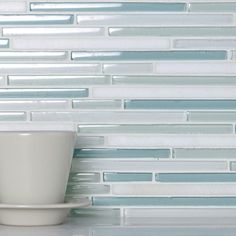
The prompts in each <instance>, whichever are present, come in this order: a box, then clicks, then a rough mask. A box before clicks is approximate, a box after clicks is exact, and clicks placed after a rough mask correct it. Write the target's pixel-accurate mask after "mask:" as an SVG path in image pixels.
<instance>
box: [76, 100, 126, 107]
mask: <svg viewBox="0 0 236 236" xmlns="http://www.w3.org/2000/svg"><path fill="white" fill-rule="evenodd" d="M121 107H122V101H121V100H95V99H91V100H73V108H75V109H95V110H97V109H118V110H119V109H121Z"/></svg>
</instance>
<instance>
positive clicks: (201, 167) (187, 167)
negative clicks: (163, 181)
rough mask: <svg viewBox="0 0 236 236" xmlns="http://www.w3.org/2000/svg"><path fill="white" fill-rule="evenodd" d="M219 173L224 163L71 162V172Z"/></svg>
mask: <svg viewBox="0 0 236 236" xmlns="http://www.w3.org/2000/svg"><path fill="white" fill-rule="evenodd" d="M157 170H158V172H159V173H166V172H193V173H194V172H197V173H198V172H203V173H205V172H213V173H215V172H220V171H226V170H228V165H227V162H226V161H196V160H193V161H163V160H158V161H157V160H116V159H113V160H109V159H107V160H98V159H95V158H94V159H86V158H84V159H79V158H74V159H73V160H72V171H73V172H84V171H88V172H91V171H92V172H94V171H95V172H96V171H104V172H135V173H136V172H142V173H143V172H151V171H155V172H156V171H157Z"/></svg>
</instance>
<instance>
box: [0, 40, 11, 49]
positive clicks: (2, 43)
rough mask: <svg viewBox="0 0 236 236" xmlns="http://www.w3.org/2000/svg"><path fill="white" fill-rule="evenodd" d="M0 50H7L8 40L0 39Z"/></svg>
mask: <svg viewBox="0 0 236 236" xmlns="http://www.w3.org/2000/svg"><path fill="white" fill-rule="evenodd" d="M0 48H9V39H0Z"/></svg>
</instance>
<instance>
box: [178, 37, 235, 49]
mask: <svg viewBox="0 0 236 236" xmlns="http://www.w3.org/2000/svg"><path fill="white" fill-rule="evenodd" d="M235 47H236V40H235V39H176V40H174V48H184V49H189V48H190V49H193V48H194V49H203V48H206V49H209V48H212V49H217V48H224V49H226V48H229V49H230V48H235Z"/></svg>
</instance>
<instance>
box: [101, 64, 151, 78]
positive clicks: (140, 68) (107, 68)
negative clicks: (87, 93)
mask: <svg viewBox="0 0 236 236" xmlns="http://www.w3.org/2000/svg"><path fill="white" fill-rule="evenodd" d="M103 72H104V73H106V74H118V75H119V74H151V73H152V72H153V65H152V63H125V64H124V63H120V64H117V63H109V64H103Z"/></svg>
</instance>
